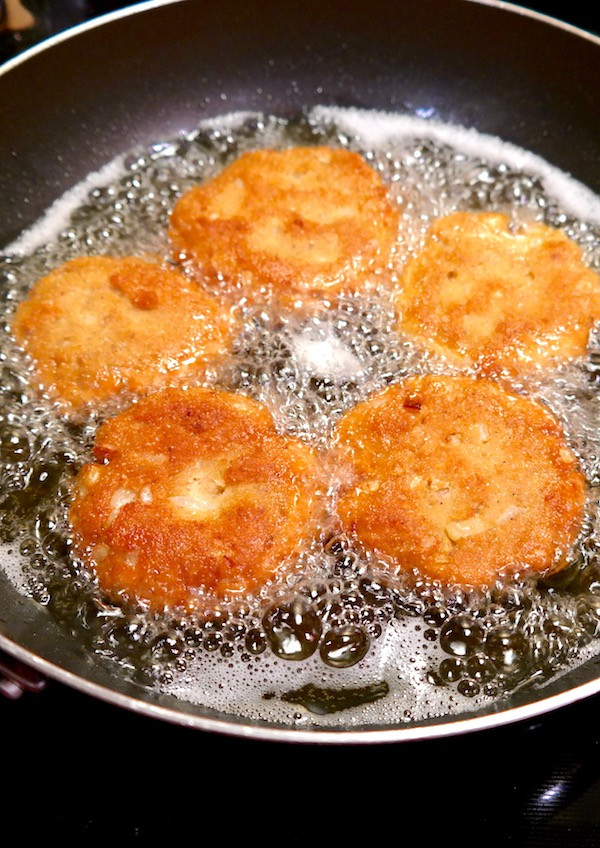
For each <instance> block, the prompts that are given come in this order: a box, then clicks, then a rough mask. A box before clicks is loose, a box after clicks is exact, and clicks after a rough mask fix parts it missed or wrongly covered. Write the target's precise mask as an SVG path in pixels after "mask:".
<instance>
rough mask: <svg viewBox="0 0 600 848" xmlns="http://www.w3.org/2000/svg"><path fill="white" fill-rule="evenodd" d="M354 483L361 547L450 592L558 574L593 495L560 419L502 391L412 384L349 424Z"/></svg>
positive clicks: (436, 381) (343, 507)
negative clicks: (517, 574) (507, 578)
mask: <svg viewBox="0 0 600 848" xmlns="http://www.w3.org/2000/svg"><path fill="white" fill-rule="evenodd" d="M338 435H339V442H340V445H341V446H342V449H344V450H345V451H347V453H348V457H349V461H350V463H351V467H352V470H353V473H354V480H353V483H352V485H351V486H349V488H348V489H347V491H346V492H345V493H343V494H342V496H341V498H340V501H339V515H340V517H341V520H342V522H343V525H344V527H345V528H346V529H347V530H348V531H349V532H351V533H355V534H356V536H357V537H358V539H359V540H360V542H361V543H362V544H363V545H364V546H365V547H366V548H369V549H375V550H377V551H380V552H381V553H383V554H385V555H387V556H389V557H391V558H392V559H393V560H394V561H395V562H396V563H397V564H398V565H399V566H400V568H402V569H404V570H407V569H411V568H417V569H418V570H419V571H420V572H421V573H422V574H425V575H428V576H429V577H432V578H434V579H439V580H441V581H442V582H445V583H451V582H456V583H462V584H471V585H487V584H490V583H492V582H493V581H494V579H495V578H496V576H497V575H498V574H499V572H501V571H502V570H506V571H507V572H514V571H516V570H520V569H523V568H527V569H533V570H535V571H553V570H558V569H560V568H561V567H562V566H563V565H564V564H565V558H566V557H567V556H568V553H569V550H570V548H571V546H572V544H573V542H574V540H575V538H576V537H577V534H578V532H579V529H580V526H581V523H582V518H583V510H584V505H585V497H586V487H585V482H584V478H583V476H582V474H581V473H580V472H579V470H578V468H577V463H576V460H575V457H574V456H573V454H572V453H571V451H570V450H569V449H568V448H567V446H566V443H565V439H564V437H563V434H562V432H561V429H560V427H559V425H558V423H557V421H556V420H555V419H554V417H553V416H552V415H551V414H550V413H549V412H548V411H547V410H546V409H545V408H544V407H542V406H540V405H538V404H537V403H534V402H533V401H531V400H528V399H526V398H523V397H520V396H517V395H514V394H511V393H509V392H506V391H504V390H503V389H502V388H501V387H500V386H498V385H497V384H496V383H494V382H492V381H490V380H483V379H480V380H473V379H470V378H468V377H434V376H425V377H411V378H409V379H407V380H405V381H404V382H403V383H401V384H400V385H397V386H393V387H391V388H389V389H387V390H386V391H384V392H383V393H381V394H379V395H377V396H376V397H374V398H372V399H371V400H369V401H367V402H365V403H360V404H358V406H356V407H355V408H354V409H352V410H351V411H350V412H348V413H347V414H346V415H345V416H344V417H343V418H342V419H341V421H340V423H339V425H338Z"/></svg>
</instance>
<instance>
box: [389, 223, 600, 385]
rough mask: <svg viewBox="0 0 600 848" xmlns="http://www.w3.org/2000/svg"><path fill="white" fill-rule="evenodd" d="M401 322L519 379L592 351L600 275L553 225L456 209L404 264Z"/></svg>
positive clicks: (462, 361)
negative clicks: (590, 338)
mask: <svg viewBox="0 0 600 848" xmlns="http://www.w3.org/2000/svg"><path fill="white" fill-rule="evenodd" d="M401 286H402V288H401V289H400V290H399V293H398V295H397V297H396V306H397V309H398V312H399V316H400V321H399V327H400V329H402V330H403V331H405V332H406V333H409V334H410V335H412V336H415V337H416V338H417V339H418V340H419V341H420V342H422V343H423V344H424V345H425V346H428V347H430V348H432V349H433V350H435V351H437V352H440V353H442V354H444V355H445V356H447V357H448V358H449V359H450V360H451V361H453V362H455V363H456V364H458V365H459V366H463V365H464V366H472V367H474V368H475V369H476V370H477V372H478V373H480V374H482V375H486V376H499V375H501V374H503V373H504V374H506V375H508V376H515V375H519V374H522V373H525V372H527V371H531V370H533V369H535V368H539V367H541V366H543V365H545V364H546V363H548V362H550V361H552V360H555V361H565V360H569V359H572V358H574V357H577V356H580V355H582V354H584V353H585V350H586V345H587V341H588V336H589V332H590V329H591V328H592V325H593V322H594V320H595V319H599V318H600V277H599V276H598V275H597V274H595V273H594V272H593V271H592V270H590V269H589V268H587V267H586V265H585V264H584V262H583V260H582V256H581V250H580V249H579V247H578V246H577V245H576V244H575V243H574V242H572V241H571V240H570V239H569V238H567V236H566V235H565V234H564V233H563V232H562V231H561V230H557V229H554V228H552V227H547V226H545V225H544V224H526V225H522V226H520V227H518V228H512V227H510V226H509V219H508V218H507V217H506V216H505V215H499V214H495V213H472V212H456V213H454V214H452V215H448V216H447V217H444V218H440V219H439V220H437V221H435V222H434V224H433V225H432V227H431V229H430V231H429V235H428V239H427V242H426V244H425V247H424V248H423V250H422V251H421V252H420V253H419V254H418V255H417V256H415V257H414V258H413V259H411V260H410V261H409V262H408V263H407V265H406V268H405V270H404V274H403V279H402V281H401Z"/></svg>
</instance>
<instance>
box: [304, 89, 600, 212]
mask: <svg viewBox="0 0 600 848" xmlns="http://www.w3.org/2000/svg"><path fill="white" fill-rule="evenodd" d="M311 116H312V117H314V119H315V120H321V121H322V120H331V121H334V122H335V124H336V126H337V127H339V128H340V129H341V130H343V131H345V132H347V133H348V134H350V135H356V136H358V137H359V139H360V140H361V142H362V143H363V144H366V145H368V146H369V147H373V148H377V147H379V148H381V147H385V146H387V145H390V144H397V143H399V142H402V141H404V140H406V139H409V138H414V137H418V136H422V137H424V138H428V139H432V140H433V141H437V142H441V143H443V144H449V145H452V146H453V147H456V148H457V149H458V150H460V151H462V152H463V153H465V154H468V155H470V156H477V157H481V158H483V159H486V160H488V161H490V162H492V163H497V164H500V163H507V164H509V165H511V166H512V167H513V168H518V169H519V170H523V171H527V172H528V173H530V174H533V175H536V176H539V177H541V178H542V180H543V181H544V184H545V186H546V189H547V191H548V192H549V193H550V194H552V195H554V196H555V197H556V198H557V199H558V200H559V201H560V203H561V205H562V206H563V207H564V208H565V209H566V210H567V211H568V212H570V213H571V214H572V215H574V216H575V217H577V218H582V219H584V220H589V221H592V222H593V223H600V197H598V195H596V194H594V192H592V191H591V190H590V189H589V188H588V187H587V186H585V185H584V184H583V183H581V182H579V181H578V180H575V179H574V178H573V177H571V176H570V175H569V174H566V173H565V172H564V171H561V170H560V169H559V168H556V167H555V166H553V165H551V164H550V163H549V162H547V161H546V160H545V159H542V157H541V156H538V155H537V154H535V153H532V152H531V151H529V150H524V149H523V148H522V147H518V146H517V145H515V144H511V143H510V142H508V141H502V140H501V139H500V138H498V137H497V136H493V135H488V134H485V133H480V132H478V131H477V130H474V129H469V128H467V127H462V126H459V125H452V124H446V123H442V122H441V121H437V120H434V119H431V118H417V117H414V116H412V115H394V114H390V113H386V112H374V111H368V110H365V109H345V108H340V107H335V106H319V107H316V108H315V109H313V110H312V111H311Z"/></svg>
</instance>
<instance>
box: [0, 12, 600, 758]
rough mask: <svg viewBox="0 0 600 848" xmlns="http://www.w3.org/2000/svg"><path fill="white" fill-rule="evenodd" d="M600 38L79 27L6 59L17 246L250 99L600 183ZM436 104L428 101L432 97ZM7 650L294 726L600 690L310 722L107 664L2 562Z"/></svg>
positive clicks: (181, 718)
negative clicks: (486, 143)
mask: <svg viewBox="0 0 600 848" xmlns="http://www.w3.org/2000/svg"><path fill="white" fill-rule="evenodd" d="M598 91H600V40H599V39H598V38H596V37H594V36H591V35H588V34H586V33H583V32H581V31H578V30H576V29H574V28H573V27H570V26H568V25H562V24H557V23H556V22H553V21H551V20H550V19H548V18H545V17H543V16H541V15H537V14H535V13H529V12H525V11H524V10H523V9H518V8H517V7H514V6H510V5H509V4H505V3H493V2H489V3H478V2H471V0H419V2H418V3H414V2H410V0H394V2H384V0H376V2H373V3H368V4H365V3H364V2H363V0H343V2H339V1H338V0H332V2H328V3H323V2H322V0H304V2H302V3H301V4H294V5H293V6H291V5H288V4H285V3H281V2H280V0H260V2H248V0H246V2H238V0H220V2H219V3H206V2H205V0H179V2H154V3H143V4H141V5H139V6H136V7H135V8H133V9H129V10H127V11H125V12H121V13H116V14H113V15H109V16H106V17H105V18H103V19H100V20H98V21H96V22H94V23H93V24H90V25H84V26H82V27H78V28H76V29H74V30H72V31H70V32H68V33H66V34H64V35H61V36H58V37H55V38H54V39H51V40H50V41H49V42H47V43H46V44H43V45H41V46H40V47H38V48H34V49H33V50H31V51H29V52H28V53H27V54H26V55H24V56H23V57H20V58H17V59H16V60H13V61H12V62H9V63H8V64H7V65H6V66H5V67H4V68H3V70H2V72H1V74H0V127H1V137H2V144H3V148H4V155H3V156H2V168H1V169H0V206H1V215H0V244H1V245H7V244H9V243H10V242H11V241H12V240H13V239H14V238H15V237H16V236H18V235H19V233H20V232H21V231H22V230H23V229H25V228H27V227H28V226H30V225H31V224H33V223H34V222H35V221H36V219H37V218H38V217H39V216H40V215H41V214H42V213H43V212H44V210H46V209H47V208H48V207H49V206H50V204H51V203H52V202H53V201H54V200H55V199H57V198H58V197H59V196H61V195H62V194H63V193H64V192H65V191H66V190H67V189H68V188H70V187H71V186H73V185H74V184H76V183H77V182H79V181H80V180H81V179H82V178H83V177H85V176H86V175H87V174H88V173H90V172H92V171H96V170H98V169H99V168H100V167H101V166H102V165H104V164H105V163H106V162H108V161H110V160H111V159H112V158H113V157H114V156H116V155H117V154H120V153H122V152H125V151H128V150H131V149H132V148H134V147H136V146H137V145H144V144H149V143H151V142H154V141H156V140H157V139H168V138H171V137H174V136H176V135H178V134H180V133H182V132H185V131H188V130H191V129H193V128H194V127H195V126H196V125H197V124H198V122H199V121H200V120H201V119H204V118H208V117H211V116H215V115H218V114H221V113H226V112H231V111H237V110H258V111H265V112H269V113H274V114H278V115H282V116H288V115H290V116H291V115H294V114H297V113H299V112H300V111H301V110H302V109H303V108H305V107H310V106H313V105H318V104H326V105H338V106H356V107H364V108H376V109H381V110H386V111H393V112H397V113H404V114H415V113H417V110H423V109H426V110H427V111H428V113H429V114H433V115H435V116H436V117H437V118H438V119H440V120H442V121H445V122H449V123H456V124H460V125H463V126H466V127H473V128H475V129H477V130H479V131H481V132H484V133H489V134H492V135H498V136H500V137H501V138H503V139H504V140H506V141H509V142H513V143H514V144H516V145H519V146H521V147H524V148H526V149H528V150H531V151H533V152H535V153H537V154H539V155H540V156H542V157H543V158H545V159H547V160H548V161H549V162H551V163H552V164H553V165H555V166H557V167H559V168H561V169H562V170H564V171H566V172H568V173H570V174H571V175H572V176H574V177H575V178H576V179H578V180H580V181H581V182H582V183H584V184H586V185H587V186H589V187H590V188H591V189H592V190H594V191H596V192H599V193H600V132H599V130H600V126H599V122H598V109H597V106H598V101H597V93H598ZM420 113H421V114H422V111H420ZM0 648H2V649H3V650H5V651H6V652H7V653H9V654H11V655H13V656H14V657H15V658H17V659H19V660H22V661H24V662H26V663H27V664H28V665H30V666H31V667H33V668H34V669H37V670H39V671H41V672H43V673H45V674H47V675H49V676H50V677H54V678H57V679H59V680H61V681H63V682H65V683H67V684H69V685H71V686H73V687H75V688H77V689H80V690H82V691H85V692H87V693H90V694H92V695H94V696H97V697H99V698H102V699H105V700H107V701H110V702H112V703H114V704H118V705H121V706H124V707H126V708H128V709H131V710H134V711H136V712H139V713H144V714H147V715H150V716H156V717H160V718H163V719H166V720H168V721H172V722H176V723H179V724H181V725H187V726H190V727H198V728H202V729H206V730H212V731H219V732H225V733H230V734H236V735H240V736H252V737H256V738H270V739H278V740H290V741H317V740H318V741H319V742H341V741H344V742H345V741H351V742H373V741H394V740H408V739H421V738H432V737H437V736H444V735H449V734H455V733H460V732H466V731H471V730H476V729H480V728H484V727H489V726H492V725H496V724H504V723H507V722H510V721H515V720H518V719H523V718H526V717H529V716H533V715H536V714H540V713H543V712H546V711H548V710H552V709H555V708H557V707H559V706H561V705H563V704H567V703H570V702H573V701H575V700H577V699H580V698H583V697H586V696H587V695H590V694H592V693H595V692H599V691H600V659H594V660H591V661H589V662H588V663H587V664H585V665H582V666H580V667H578V668H577V669H575V670H573V671H570V672H569V673H567V674H564V675H563V676H561V677H559V678H558V679H556V680H554V681H553V682H551V683H550V684H549V685H547V686H546V687H544V688H542V689H538V690H533V691H528V692H521V693H516V694H514V695H512V696H511V698H510V699H508V700H505V701H502V702H500V703H497V704H494V705H491V706H487V707H486V708H483V709H480V710H478V711H474V712H469V713H464V714H458V715H452V716H449V717H440V718H437V719H432V720H427V721H423V722H417V723H412V724H407V725H402V726H373V725H370V726H368V727H364V728H352V729H349V728H348V727H346V726H344V724H343V714H342V719H341V721H340V724H339V727H338V728H336V729H335V730H331V729H329V730H319V729H314V730H301V729H295V728H292V727H288V726H283V725H278V724H274V723H268V722H261V723H259V722H250V721H247V720H243V719H240V718H238V717H236V716H233V715H228V714H223V713H218V712H215V711H213V710H209V709H206V708H203V707H200V706H197V705H194V704H190V703H187V702H184V701H181V700H177V699H175V698H172V697H168V696H165V695H159V694H157V693H155V692H152V691H148V690H146V689H144V688H143V687H141V686H139V687H138V686H137V685H135V684H134V683H131V682H129V681H127V680H125V679H123V678H122V677H121V676H120V675H119V674H118V673H117V672H116V671H111V670H110V669H107V668H106V667H102V666H100V665H98V664H97V663H96V662H95V661H94V659H93V657H91V656H90V654H89V653H88V652H86V651H84V650H83V648H82V647H81V646H79V645H78V644H77V643H76V642H75V641H74V640H72V639H70V638H69V637H68V636H67V635H66V634H64V633H63V632H61V631H60V630H59V629H58V627H57V626H56V624H55V623H54V621H53V620H52V619H51V618H50V617H49V616H48V615H47V614H46V612H45V610H44V609H42V608H41V607H39V606H38V605H36V604H35V603H34V602H33V601H32V600H31V599H29V598H26V597H24V596H22V595H21V594H19V593H18V592H17V590H16V589H15V588H14V587H13V586H12V584H11V583H10V582H9V581H8V579H7V578H6V577H5V575H4V574H3V573H2V572H0Z"/></svg>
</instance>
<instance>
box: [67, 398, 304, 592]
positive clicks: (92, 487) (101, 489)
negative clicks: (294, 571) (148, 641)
mask: <svg viewBox="0 0 600 848" xmlns="http://www.w3.org/2000/svg"><path fill="white" fill-rule="evenodd" d="M94 457H95V460H96V461H95V462H93V463H90V464H88V465H86V466H85V467H84V468H83V469H82V470H81V472H80V474H79V475H78V477H77V481H76V486H75V493H74V499H73V503H72V506H71V511H70V521H71V525H72V529H73V533H74V539H75V546H76V549H77V550H78V551H79V552H80V554H81V555H82V557H83V558H84V559H85V560H86V561H87V562H88V563H90V564H91V565H92V566H93V568H94V569H95V571H96V574H97V576H98V580H99V582H100V585H101V586H102V588H103V589H104V590H105V591H106V592H107V594H108V595H109V596H111V597H113V598H116V599H119V598H122V596H125V597H126V598H129V599H138V600H143V601H146V602H147V603H149V604H150V606H152V607H154V608H161V607H163V606H173V605H184V606H187V607H193V606H194V605H195V604H196V603H197V602H198V598H197V596H196V595H195V594H194V593H195V591H196V590H198V589H203V590H205V591H206V592H208V593H212V594H213V595H216V596H219V597H220V596H225V595H229V594H231V593H241V594H246V593H248V592H251V591H252V590H254V589H256V588H257V587H259V586H261V585H262V584H264V583H265V582H266V581H267V580H268V579H269V578H271V577H272V576H273V575H275V574H276V572H277V571H278V570H279V569H280V567H281V565H282V562H283V561H284V560H285V559H286V557H289V556H290V555H291V554H292V553H293V552H294V551H296V550H298V548H299V546H300V545H301V543H302V542H303V541H305V540H306V539H307V538H308V537H309V536H310V535H311V534H312V533H314V531H315V529H316V524H317V511H318V508H319V507H318V504H319V495H318V489H319V485H320V468H319V463H318V461H317V458H316V455H315V453H314V451H313V450H312V449H311V448H309V447H308V446H306V445H304V444H302V443H301V442H299V441H297V440H295V439H291V438H288V437H285V436H282V435H279V434H278V433H277V432H276V430H275V428H274V425H273V421H272V418H271V415H270V414H269V412H268V411H267V409H266V408H265V407H264V406H262V405H261V404H259V403H257V402H256V401H253V400H250V399H249V398H246V397H244V396H241V395H235V394H232V393H229V392H224V391H217V390H211V389H204V388H196V389H190V390H188V391H185V390H181V389H166V390H165V391H163V392H158V393H156V394H153V395H150V396H148V397H147V398H145V399H143V400H141V401H140V402H139V403H137V404H135V405H134V406H132V407H131V408H130V409H128V410H126V411H125V412H123V413H121V414H120V415H117V416H116V417H115V418H113V419H111V420H109V421H107V422H106V423H105V424H103V425H102V427H101V428H100V429H99V431H98V435H97V439H96V444H95V447H94Z"/></svg>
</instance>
